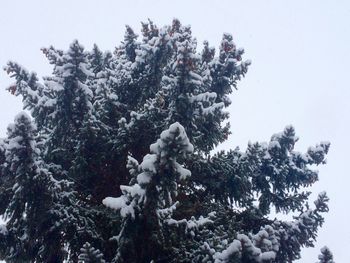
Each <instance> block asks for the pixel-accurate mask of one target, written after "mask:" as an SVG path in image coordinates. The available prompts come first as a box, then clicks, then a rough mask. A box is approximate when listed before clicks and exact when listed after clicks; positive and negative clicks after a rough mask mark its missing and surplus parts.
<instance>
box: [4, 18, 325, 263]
mask: <svg viewBox="0 0 350 263" xmlns="http://www.w3.org/2000/svg"><path fill="white" fill-rule="evenodd" d="M42 51H43V53H44V55H45V56H46V57H47V58H48V61H49V63H50V64H51V66H52V68H53V70H52V75H51V76H48V77H45V78H43V81H39V79H38V77H37V76H36V74H35V73H30V72H28V71H27V70H26V69H24V68H23V67H22V66H21V65H19V64H17V63H15V62H9V63H8V65H7V66H6V67H5V70H6V71H7V73H9V74H10V75H11V77H13V78H14V79H15V83H14V84H13V85H11V86H10V87H9V91H10V92H11V93H12V94H14V95H16V96H21V97H22V100H23V105H24V109H25V110H28V111H29V112H30V114H31V116H32V118H31V117H29V116H28V115H27V114H26V113H21V114H19V115H18V116H17V117H16V119H15V122H14V124H11V125H10V126H9V128H8V136H7V138H5V139H3V140H2V141H1V143H0V164H1V170H0V171H1V174H0V175H1V176H0V213H1V214H2V215H3V216H4V217H5V219H6V223H5V225H4V226H2V227H1V229H0V257H1V258H2V259H5V260H6V261H7V262H63V261H64V260H67V261H68V262H86V263H87V262H130V263H133V262H215V263H219V262H279V263H285V262H292V261H294V260H296V259H299V258H300V250H301V248H302V247H308V246H313V243H314V241H315V239H316V237H317V230H318V228H319V227H320V226H321V225H322V223H323V221H324V220H323V217H322V213H324V212H327V211H328V206H327V201H328V198H327V196H326V194H325V193H321V194H320V195H319V197H318V199H317V200H316V201H315V202H314V205H313V206H310V205H309V203H308V197H309V195H310V192H309V191H307V190H306V189H307V187H309V186H311V185H312V184H313V183H315V182H316V181H317V180H318V174H317V171H315V170H313V169H312V166H315V165H320V164H323V163H325V155H326V154H327V152H328V149H329V143H327V142H322V143H320V144H317V145H316V146H315V147H310V148H309V149H308V150H307V151H306V153H300V152H297V151H294V150H293V149H294V145H295V143H296V142H297V140H298V138H297V137H296V135H295V131H294V128H293V127H291V126H288V127H286V128H285V129H284V131H282V132H281V133H277V134H275V135H273V136H272V137H271V140H270V141H269V142H268V143H251V144H249V145H248V147H247V149H246V150H245V151H241V150H239V149H238V148H237V149H235V150H229V151H221V152H218V153H213V150H214V149H215V147H216V146H217V145H218V144H219V143H221V142H223V141H225V140H226V139H227V137H228V135H229V133H230V132H229V124H228V123H227V121H226V120H227V119H228V117H229V116H228V112H227V111H225V108H227V107H228V106H229V105H230V103H231V102H230V99H229V95H230V94H231V93H232V91H233V89H234V88H236V85H237V82H238V81H239V80H240V79H241V78H242V77H243V76H244V75H245V74H246V72H247V68H248V66H249V64H250V62H249V61H244V60H242V55H243V53H244V51H243V49H239V48H236V46H235V44H234V42H233V39H232V36H231V35H229V34H224V35H223V38H222V41H221V44H220V47H219V49H218V51H215V49H214V48H212V47H210V46H209V43H208V42H204V45H203V49H202V50H201V51H197V42H196V40H195V38H193V37H192V34H191V28H190V27H188V26H183V25H181V24H180V22H179V21H178V20H174V21H173V23H172V25H171V26H165V27H163V28H158V27H157V26H156V25H154V24H153V23H152V22H151V21H149V22H147V23H143V24H142V35H141V38H140V39H139V38H138V36H137V35H136V34H135V33H134V31H133V30H132V29H131V28H130V27H127V28H126V32H125V37H124V40H123V42H122V43H121V45H119V46H118V47H117V48H116V49H115V51H114V52H113V53H111V52H102V51H100V50H99V48H98V47H97V46H96V45H95V46H94V47H93V49H92V50H91V51H86V50H85V49H84V48H83V46H82V45H81V44H79V43H78V41H74V42H73V43H72V44H71V45H70V47H69V49H68V50H67V51H63V50H58V49H55V48H54V47H49V48H43V49H42ZM274 211H276V212H277V213H286V214H289V213H292V212H294V215H295V217H294V219H293V220H291V221H283V220H279V219H277V218H275V219H272V218H271V212H274ZM322 262H323V261H322ZM327 262H330V261H327Z"/></svg>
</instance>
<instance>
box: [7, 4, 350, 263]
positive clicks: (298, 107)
mask: <svg viewBox="0 0 350 263" xmlns="http://www.w3.org/2000/svg"><path fill="white" fill-rule="evenodd" d="M174 17H176V18H179V19H180V20H181V21H182V23H183V24H190V25H192V29H193V34H194V36H196V37H197V39H198V40H199V42H202V41H203V40H205V39H207V40H209V42H210V43H211V44H212V45H215V46H216V47H217V46H218V43H219V41H220V39H221V36H222V33H223V32H229V33H232V34H233V36H234V39H235V42H236V44H237V46H239V47H244V48H245V50H246V55H245V58H246V59H248V58H249V59H251V60H252V62H253V64H252V65H251V67H250V70H249V72H248V74H247V76H246V78H245V79H244V80H243V81H242V82H241V83H240V84H239V86H238V87H239V90H238V91H237V92H234V95H233V96H232V97H231V98H232V101H233V104H232V106H231V107H230V109H229V110H230V112H231V125H232V132H233V134H232V135H231V137H230V138H229V141H228V142H227V143H226V144H225V145H224V146H221V148H228V147H235V146H237V145H239V146H241V148H242V149H245V146H246V144H247V142H248V141H249V140H251V141H266V140H269V138H270V136H271V135H272V134H273V133H275V132H279V131H281V130H282V129H283V128H284V127H285V126H286V125H288V124H292V125H294V127H296V131H297V134H298V135H299V137H300V141H299V144H298V147H297V148H298V149H300V150H306V149H307V147H308V146H310V145H314V144H315V143H318V142H319V141H322V140H329V141H331V143H332V146H331V151H330V153H329V156H328V164H327V165H326V166H324V167H320V168H319V170H320V182H318V183H317V184H316V185H315V186H314V187H313V188H312V190H313V191H314V192H315V195H316V194H317V193H318V192H320V191H322V190H326V191H327V193H328V195H329V197H330V198H331V202H330V209H331V211H330V213H329V214H328V215H327V216H326V223H325V225H324V227H323V228H322V230H321V231H320V232H319V238H318V242H317V244H316V248H315V249H312V248H311V249H306V250H304V251H303V258H302V260H301V261H300V262H305V263H306V262H315V261H316V260H317V255H318V254H319V248H320V247H321V246H323V245H325V244H327V245H328V246H329V247H330V248H331V250H332V251H333V253H334V257H335V261H336V262H337V263H346V262H349V259H348V258H349V257H348V252H349V251H350V227H349V226H348V222H349V215H350V212H349V203H350V197H349V194H348V192H349V183H350V178H349V176H350V175H348V170H349V169H348V166H349V165H348V164H349V163H348V162H349V161H350V157H349V155H348V152H349V151H348V149H350V143H349V136H350V133H349V128H350V122H349V121H350V118H349V113H350V104H349V99H350V91H349V88H348V86H349V84H348V83H349V81H348V79H347V78H348V76H349V74H350V72H349V61H350V52H349V48H350V1H346V0H344V1H341V0H333V1H331V0H329V1H327V0H323V1H322V0H314V1H313V0H308V1H305V0H293V1H280V0H275V1H267V0H266V1H263V0H256V1H247V0H246V1H233V0H227V1H224V0H220V1H219V0H218V1H205V0H197V1H193V0H192V1H190V0H187V1H174V0H172V1H165V0H158V1H157V0H147V1H141V0H139V1H116V0H115V1H103V0H100V1H89V0H75V1H72V0H71V1H70V0H65V1H63V0H60V1H44V0H43V1H34V0H31V1H25V0H23V1H19V0H11V1H5V0H0V65H1V66H3V65H5V64H6V62H7V61H8V60H10V59H11V60H15V61H17V62H19V63H21V64H23V65H24V66H25V67H27V69H29V70H33V71H36V72H37V73H38V74H39V75H40V76H42V75H47V74H49V73H50V67H49V66H48V63H47V62H46V59H45V57H44V56H43V55H42V54H41V52H40V50H39V49H40V48H41V47H43V46H49V45H51V44H52V45H54V46H55V47H57V48H62V49H66V48H67V47H68V45H69V44H70V43H71V42H72V40H73V39H78V40H79V41H80V42H81V43H82V44H83V45H84V46H85V47H86V48H89V49H90V48H91V47H92V45H93V43H97V44H98V45H99V47H100V48H101V49H103V50H105V49H109V50H113V49H114V47H115V45H116V44H119V42H120V41H121V40H122V38H123V34H124V25H125V24H128V25H130V26H132V27H133V28H134V29H136V30H138V29H139V28H140V21H146V19H147V18H151V19H152V20H153V21H154V22H155V23H156V24H158V25H159V26H162V25H165V24H169V23H171V20H172V18H174ZM10 83H11V81H10V80H9V78H8V77H7V75H6V74H5V72H3V71H0V135H1V136H4V134H5V132H6V127H7V125H8V123H9V122H12V121H13V117H14V116H15V114H16V113H18V112H19V111H20V110H21V103H20V100H19V99H18V98H17V99H16V98H14V97H13V96H11V95H10V94H9V93H8V92H6V91H5V88H6V87H7V86H8V85H9V84H10Z"/></svg>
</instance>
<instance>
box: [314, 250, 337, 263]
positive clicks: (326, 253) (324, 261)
mask: <svg viewBox="0 0 350 263" xmlns="http://www.w3.org/2000/svg"><path fill="white" fill-rule="evenodd" d="M318 259H319V261H318V262H319V263H334V261H333V254H332V252H331V251H330V250H329V248H328V247H326V246H325V247H323V248H321V254H320V255H319V256H318Z"/></svg>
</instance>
